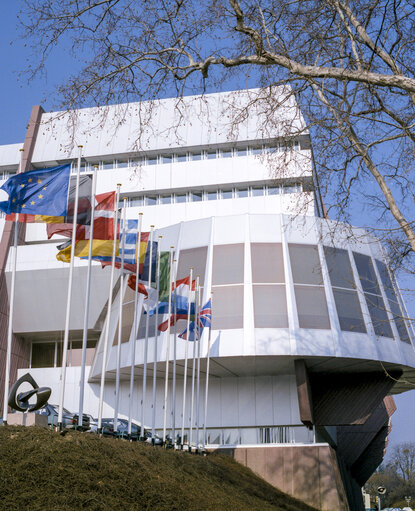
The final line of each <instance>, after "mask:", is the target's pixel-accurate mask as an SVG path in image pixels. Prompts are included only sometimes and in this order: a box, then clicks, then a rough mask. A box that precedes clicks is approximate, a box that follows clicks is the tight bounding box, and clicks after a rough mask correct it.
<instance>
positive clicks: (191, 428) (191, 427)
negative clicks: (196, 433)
mask: <svg viewBox="0 0 415 511" xmlns="http://www.w3.org/2000/svg"><path fill="white" fill-rule="evenodd" d="M198 288H199V275H197V276H196V286H195V320H194V328H193V365H192V401H191V406H190V435H189V452H191V451H192V440H193V419H194V404H195V376H196V321H197V304H198V302H199V297H198V295H199V289H198ZM189 335H190V331H189V330H188V331H187V338H189Z"/></svg>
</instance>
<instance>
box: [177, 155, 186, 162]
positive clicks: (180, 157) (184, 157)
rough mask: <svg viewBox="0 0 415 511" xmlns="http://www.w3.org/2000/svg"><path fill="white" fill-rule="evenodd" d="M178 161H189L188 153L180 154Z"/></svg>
mask: <svg viewBox="0 0 415 511" xmlns="http://www.w3.org/2000/svg"><path fill="white" fill-rule="evenodd" d="M177 161H179V162H183V161H187V154H186V153H182V154H178V155H177Z"/></svg>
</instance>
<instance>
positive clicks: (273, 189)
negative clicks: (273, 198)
mask: <svg viewBox="0 0 415 511" xmlns="http://www.w3.org/2000/svg"><path fill="white" fill-rule="evenodd" d="M279 194H280V187H279V186H268V195H279Z"/></svg>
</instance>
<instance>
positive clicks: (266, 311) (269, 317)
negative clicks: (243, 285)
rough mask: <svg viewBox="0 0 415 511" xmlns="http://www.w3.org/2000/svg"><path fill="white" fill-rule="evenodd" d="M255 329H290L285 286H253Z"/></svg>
mask: <svg viewBox="0 0 415 511" xmlns="http://www.w3.org/2000/svg"><path fill="white" fill-rule="evenodd" d="M253 293H254V325H255V328H288V316H287V300H286V297H285V286H258V285H256V286H253Z"/></svg>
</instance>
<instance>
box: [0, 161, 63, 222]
mask: <svg viewBox="0 0 415 511" xmlns="http://www.w3.org/2000/svg"><path fill="white" fill-rule="evenodd" d="M70 171H71V166H70V165H68V164H67V165H59V166H58V167H51V168H48V169H41V170H30V171H29V172H22V173H21V174H17V175H15V176H13V177H11V178H10V179H8V180H7V181H6V182H5V183H4V185H3V186H2V187H1V188H0V189H1V190H4V191H5V192H6V193H7V194H8V195H9V200H7V201H3V202H0V210H1V211H4V212H5V213H6V214H8V215H10V214H11V213H25V214H28V215H47V216H65V215H66V212H67V203H68V186H69V175H70Z"/></svg>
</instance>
